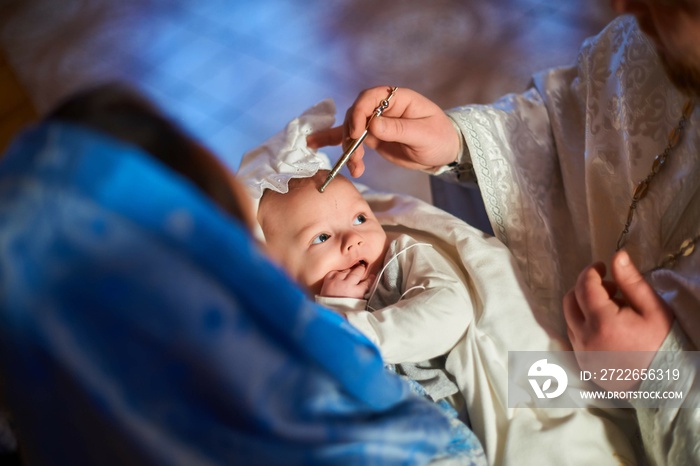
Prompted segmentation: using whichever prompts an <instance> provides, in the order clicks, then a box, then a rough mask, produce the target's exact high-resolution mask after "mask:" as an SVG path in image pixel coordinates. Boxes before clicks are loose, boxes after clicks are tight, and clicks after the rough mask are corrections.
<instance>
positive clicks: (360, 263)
mask: <svg viewBox="0 0 700 466" xmlns="http://www.w3.org/2000/svg"><path fill="white" fill-rule="evenodd" d="M358 267H364V268H365V269H367V268H368V267H369V264H367V261H366V260H364V259H360V260H359V261H357V262H355V264H353V266H352V267H351V269H353V270H354V269H356V268H358Z"/></svg>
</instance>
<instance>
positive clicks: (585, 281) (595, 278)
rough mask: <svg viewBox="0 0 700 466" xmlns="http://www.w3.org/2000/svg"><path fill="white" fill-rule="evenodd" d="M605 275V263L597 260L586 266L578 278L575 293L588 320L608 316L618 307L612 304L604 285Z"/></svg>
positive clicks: (593, 320)
mask: <svg viewBox="0 0 700 466" xmlns="http://www.w3.org/2000/svg"><path fill="white" fill-rule="evenodd" d="M603 277H605V264H603V263H602V262H596V263H594V264H593V265H590V266H588V267H586V268H585V269H584V270H583V271H582V272H581V274H580V275H579V276H578V279H577V280H576V285H575V286H574V293H575V295H576V301H577V302H578V304H579V307H580V309H581V312H582V313H583V314H584V317H585V319H586V320H591V321H592V322H593V324H594V325H597V324H596V322H598V321H600V320H602V319H605V318H606V317H608V316H607V315H606V314H607V313H608V312H610V311H611V310H614V309H617V308H618V307H617V306H615V305H611V300H610V295H609V294H608V291H607V290H606V288H605V286H604V285H603V281H604V280H603Z"/></svg>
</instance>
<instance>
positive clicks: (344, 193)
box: [258, 170, 473, 407]
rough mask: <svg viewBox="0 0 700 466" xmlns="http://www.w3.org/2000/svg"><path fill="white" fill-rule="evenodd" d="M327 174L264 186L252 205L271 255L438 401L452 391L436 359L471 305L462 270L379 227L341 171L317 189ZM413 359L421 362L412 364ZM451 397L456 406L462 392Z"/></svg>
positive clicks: (457, 334) (453, 340) (427, 246)
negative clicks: (282, 189) (281, 186)
mask: <svg viewBox="0 0 700 466" xmlns="http://www.w3.org/2000/svg"><path fill="white" fill-rule="evenodd" d="M327 173H328V172H327V171H325V170H319V171H318V172H317V173H316V174H314V175H313V176H311V177H309V178H297V179H293V180H291V181H290V183H289V192H287V193H285V194H282V193H279V192H275V191H271V190H266V191H265V193H264V194H263V196H262V198H261V201H260V206H259V208H258V221H259V222H260V225H261V227H262V231H263V234H264V237H265V244H266V246H267V250H268V252H269V254H270V255H271V256H272V258H273V259H275V260H276V261H277V262H279V263H280V264H281V265H282V266H283V267H284V268H285V269H286V270H287V272H288V273H289V274H290V275H291V276H292V278H294V279H295V280H296V281H297V282H299V283H300V284H302V285H303V286H305V287H306V288H307V289H308V290H309V291H310V293H311V294H313V295H314V296H315V297H316V300H317V301H318V302H319V303H321V304H324V305H326V307H329V308H331V309H334V310H336V311H338V312H341V313H342V314H343V315H344V316H345V317H346V318H347V320H348V321H349V322H350V323H351V324H352V325H354V326H355V327H356V328H358V329H359V330H360V331H362V332H363V333H364V334H365V335H366V336H367V337H369V338H370V340H372V341H373V342H374V343H375V344H376V345H377V346H378V347H379V349H380V351H381V353H382V356H383V358H384V361H385V362H387V363H390V364H400V363H405V364H402V365H401V366H399V368H398V371H399V372H400V373H404V374H405V375H407V376H409V377H410V378H412V379H414V380H417V381H418V382H420V383H421V384H422V385H423V387H424V388H425V390H426V391H427V393H428V395H430V396H431V398H432V399H434V400H440V399H442V398H445V397H448V396H452V395H455V394H457V393H458V388H457V386H456V384H455V383H454V382H453V381H452V379H451V377H449V376H447V374H446V373H445V372H444V371H443V370H442V365H443V364H444V361H440V360H434V361H430V360H432V359H433V358H438V357H439V356H443V355H445V354H447V353H448V352H449V350H451V349H452V348H453V347H454V346H455V345H456V344H457V342H458V341H459V340H460V339H461V338H462V336H463V335H464V333H465V332H466V330H467V327H468V325H469V322H470V321H471V318H472V315H473V311H472V302H471V297H470V295H469V291H468V290H467V288H466V286H465V285H464V283H465V279H464V276H463V274H462V272H461V271H460V270H459V269H458V267H457V266H456V265H455V264H454V263H453V262H452V261H451V260H450V259H449V258H448V257H446V255H444V254H443V253H442V252H440V251H439V250H438V248H437V247H435V246H434V245H433V244H431V243H430V242H428V241H425V240H421V239H420V237H416V234H414V235H413V236H409V235H408V234H406V233H398V232H393V231H391V230H389V231H385V229H384V228H383V227H382V225H381V224H380V223H379V220H378V219H377V217H376V216H375V215H374V213H373V212H372V209H371V208H370V206H369V204H368V203H367V201H366V200H365V199H364V198H363V197H362V194H360V192H359V191H358V189H357V188H356V187H355V186H354V185H353V184H352V183H351V182H350V181H349V180H348V179H346V178H345V177H343V176H342V175H339V176H337V177H336V178H335V179H334V180H333V182H332V183H331V184H330V185H329V186H328V188H326V190H325V191H324V192H323V193H320V192H319V189H318V188H319V186H321V184H322V183H323V181H324V180H325V177H326V175H327ZM408 363H419V364H408ZM451 402H452V404H454V405H457V407H461V405H462V403H461V402H460V401H459V398H458V397H457V398H455V397H453V398H452V399H451Z"/></svg>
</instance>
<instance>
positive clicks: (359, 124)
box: [344, 86, 398, 139]
mask: <svg viewBox="0 0 700 466" xmlns="http://www.w3.org/2000/svg"><path fill="white" fill-rule="evenodd" d="M390 92H391V87H390V86H377V87H372V88H370V89H365V90H363V91H362V92H360V94H359V95H358V96H357V99H355V102H353V104H352V105H351V106H350V108H349V109H348V111H347V112H346V113H345V122H344V126H345V130H346V133H345V135H346V136H347V137H350V138H353V139H357V138H359V137H360V135H361V134H362V132H363V131H364V130H365V127H366V126H367V120H368V119H369V118H370V116H372V114H373V113H374V109H375V108H377V105H379V103H380V102H381V101H382V100H384V99H386V98H387V97H388V96H389V93H390ZM397 92H398V91H397ZM397 98H398V95H394V97H392V99H391V101H390V103H389V109H391V110H392V111H394V108H395V107H396V106H397Z"/></svg>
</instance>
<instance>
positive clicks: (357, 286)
mask: <svg viewBox="0 0 700 466" xmlns="http://www.w3.org/2000/svg"><path fill="white" fill-rule="evenodd" d="M366 270H367V266H366V265H357V266H355V267H352V268H350V269H345V270H334V271H332V272H329V273H328V274H327V275H326V276H325V278H324V279H323V285H322V286H321V296H328V297H333V298H355V299H363V298H364V297H365V295H366V294H367V292H368V291H369V287H370V286H371V285H372V282H373V281H374V275H370V276H369V277H367V278H364V279H363V278H362V277H364V275H365V271H366Z"/></svg>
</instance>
